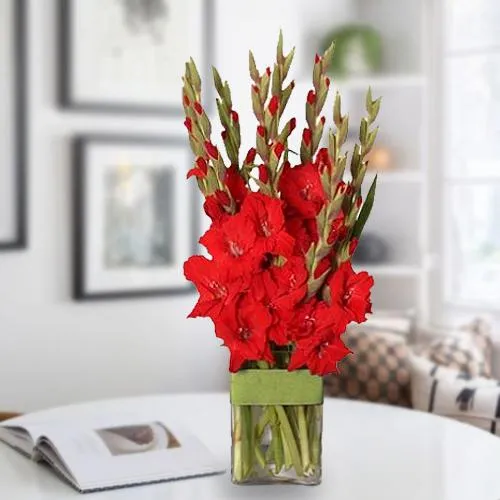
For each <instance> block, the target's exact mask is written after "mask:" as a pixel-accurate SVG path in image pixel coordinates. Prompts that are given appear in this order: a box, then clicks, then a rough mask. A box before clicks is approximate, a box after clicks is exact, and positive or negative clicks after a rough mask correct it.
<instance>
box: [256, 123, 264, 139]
mask: <svg viewBox="0 0 500 500" xmlns="http://www.w3.org/2000/svg"><path fill="white" fill-rule="evenodd" d="M257 133H258V134H259V135H260V136H261V137H262V138H264V137H265V136H266V128H265V127H264V126H262V125H259V126H258V127H257Z"/></svg>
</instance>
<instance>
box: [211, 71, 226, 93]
mask: <svg viewBox="0 0 500 500" xmlns="http://www.w3.org/2000/svg"><path fill="white" fill-rule="evenodd" d="M212 75H213V77H214V85H215V88H216V89H217V93H218V94H219V95H220V96H221V97H224V84H223V83H222V79H221V77H220V75H219V72H218V71H217V68H216V67H215V66H212Z"/></svg>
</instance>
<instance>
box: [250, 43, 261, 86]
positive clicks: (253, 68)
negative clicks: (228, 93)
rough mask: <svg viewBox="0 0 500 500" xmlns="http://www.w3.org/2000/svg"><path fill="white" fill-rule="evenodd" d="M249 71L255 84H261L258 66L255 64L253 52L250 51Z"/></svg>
mask: <svg viewBox="0 0 500 500" xmlns="http://www.w3.org/2000/svg"><path fill="white" fill-rule="evenodd" d="M248 69H249V70H250V78H251V79H252V80H253V81H254V82H255V83H258V82H259V78H260V75H259V70H258V69H257V65H256V64H255V57H254V56H253V54H252V51H251V50H250V51H249V52H248Z"/></svg>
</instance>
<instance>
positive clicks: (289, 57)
mask: <svg viewBox="0 0 500 500" xmlns="http://www.w3.org/2000/svg"><path fill="white" fill-rule="evenodd" d="M294 55H295V47H294V48H293V49H292V50H291V51H290V52H289V53H288V55H287V56H286V57H285V61H284V62H283V75H282V76H283V80H284V79H285V78H286V77H287V75H288V71H290V66H291V65H292V61H293V56H294Z"/></svg>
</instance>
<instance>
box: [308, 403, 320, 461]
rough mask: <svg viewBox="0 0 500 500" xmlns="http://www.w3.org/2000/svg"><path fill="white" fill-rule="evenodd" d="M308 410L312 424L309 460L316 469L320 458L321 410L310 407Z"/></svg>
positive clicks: (317, 407)
mask: <svg viewBox="0 0 500 500" xmlns="http://www.w3.org/2000/svg"><path fill="white" fill-rule="evenodd" d="M310 410H311V411H310V415H311V417H310V419H311V421H312V422H313V424H314V426H313V432H312V435H311V460H312V463H313V464H314V466H315V467H317V466H318V465H319V460H320V456H321V432H320V428H319V425H320V423H321V420H320V419H321V411H322V409H321V407H320V406H312V407H311V408H310Z"/></svg>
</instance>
